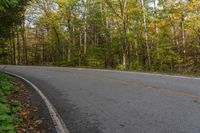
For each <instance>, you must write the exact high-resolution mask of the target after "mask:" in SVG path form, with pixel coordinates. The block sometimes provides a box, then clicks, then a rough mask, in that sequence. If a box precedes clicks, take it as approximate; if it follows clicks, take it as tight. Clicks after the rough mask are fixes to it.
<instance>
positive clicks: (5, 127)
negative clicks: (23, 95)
mask: <svg viewBox="0 0 200 133" xmlns="http://www.w3.org/2000/svg"><path fill="white" fill-rule="evenodd" d="M13 90H14V85H13V83H12V81H11V79H10V77H9V76H7V75H5V74H2V73H0V132H9V133H15V132H16V131H15V124H16V123H18V121H19V120H18V119H19V118H18V117H16V116H15V114H16V113H17V112H19V111H20V109H21V103H20V102H19V101H17V100H12V101H11V102H9V101H8V100H7V96H8V95H9V94H10V92H11V91H13ZM15 117H16V118H15Z"/></svg>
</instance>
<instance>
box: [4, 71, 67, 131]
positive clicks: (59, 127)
mask: <svg viewBox="0 0 200 133" xmlns="http://www.w3.org/2000/svg"><path fill="white" fill-rule="evenodd" d="M4 73H7V74H9V75H12V76H15V77H17V78H20V79H22V80H24V81H25V82H27V83H28V84H29V85H31V87H33V88H34V89H35V90H36V91H37V92H38V94H39V95H40V96H41V98H42V99H43V100H44V102H45V104H46V106H47V108H48V110H49V113H50V115H51V118H52V120H53V122H54V126H55V128H56V131H57V133H69V130H68V129H67V127H66V125H65V124H64V121H63V120H62V118H61V117H60V115H59V114H58V113H57V111H56V109H55V108H54V106H53V105H52V104H51V103H50V101H49V100H48V98H47V97H46V96H45V95H44V94H43V93H42V92H41V91H40V89H39V88H38V87H37V86H36V85H34V84H33V83H32V82H30V81H29V80H27V79H25V78H23V77H21V76H19V75H17V74H14V73H11V72H7V71H4Z"/></svg>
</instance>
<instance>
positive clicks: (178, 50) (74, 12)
mask: <svg viewBox="0 0 200 133" xmlns="http://www.w3.org/2000/svg"><path fill="white" fill-rule="evenodd" d="M0 63H1V64H16V65H56V66H79V67H80V66H83V67H94V68H112V69H123V70H137V71H165V72H181V73H183V72H194V73H196V72H200V1H199V0H30V1H27V0H1V1H0Z"/></svg>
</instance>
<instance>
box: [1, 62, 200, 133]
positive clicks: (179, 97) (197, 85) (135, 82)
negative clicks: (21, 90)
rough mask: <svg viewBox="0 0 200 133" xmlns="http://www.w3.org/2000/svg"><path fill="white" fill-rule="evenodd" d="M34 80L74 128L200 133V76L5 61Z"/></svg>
mask: <svg viewBox="0 0 200 133" xmlns="http://www.w3.org/2000/svg"><path fill="white" fill-rule="evenodd" d="M0 69H1V70H3V71H8V72H13V73H16V74H18V75H20V76H23V77H25V78H27V79H28V80H30V81H31V82H32V83H34V84H35V85H37V86H38V87H40V89H41V91H42V92H43V93H44V94H45V95H46V96H47V97H48V98H49V100H50V101H51V103H52V104H53V105H54V107H55V108H56V110H57V111H58V113H59V114H60V116H61V117H62V119H63V120H64V122H65V124H66V126H67V128H68V129H69V131H70V132H71V133H101V132H102V133H200V78H193V77H179V76H168V75H157V74H146V73H134V72H119V71H104V70H92V69H76V68H58V67H26V66H21V67H19V66H6V67H5V66H0Z"/></svg>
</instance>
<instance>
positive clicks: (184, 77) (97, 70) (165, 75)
mask: <svg viewBox="0 0 200 133" xmlns="http://www.w3.org/2000/svg"><path fill="white" fill-rule="evenodd" d="M66 68H68V69H72V70H79V71H83V70H86V71H95V72H111V73H127V74H140V75H149V76H152V75H153V76H162V77H172V78H182V79H195V80H200V77H192V76H191V77H189V76H188V77H187V76H178V75H169V74H159V73H147V72H134V71H120V70H105V69H91V68H71V67H66Z"/></svg>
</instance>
